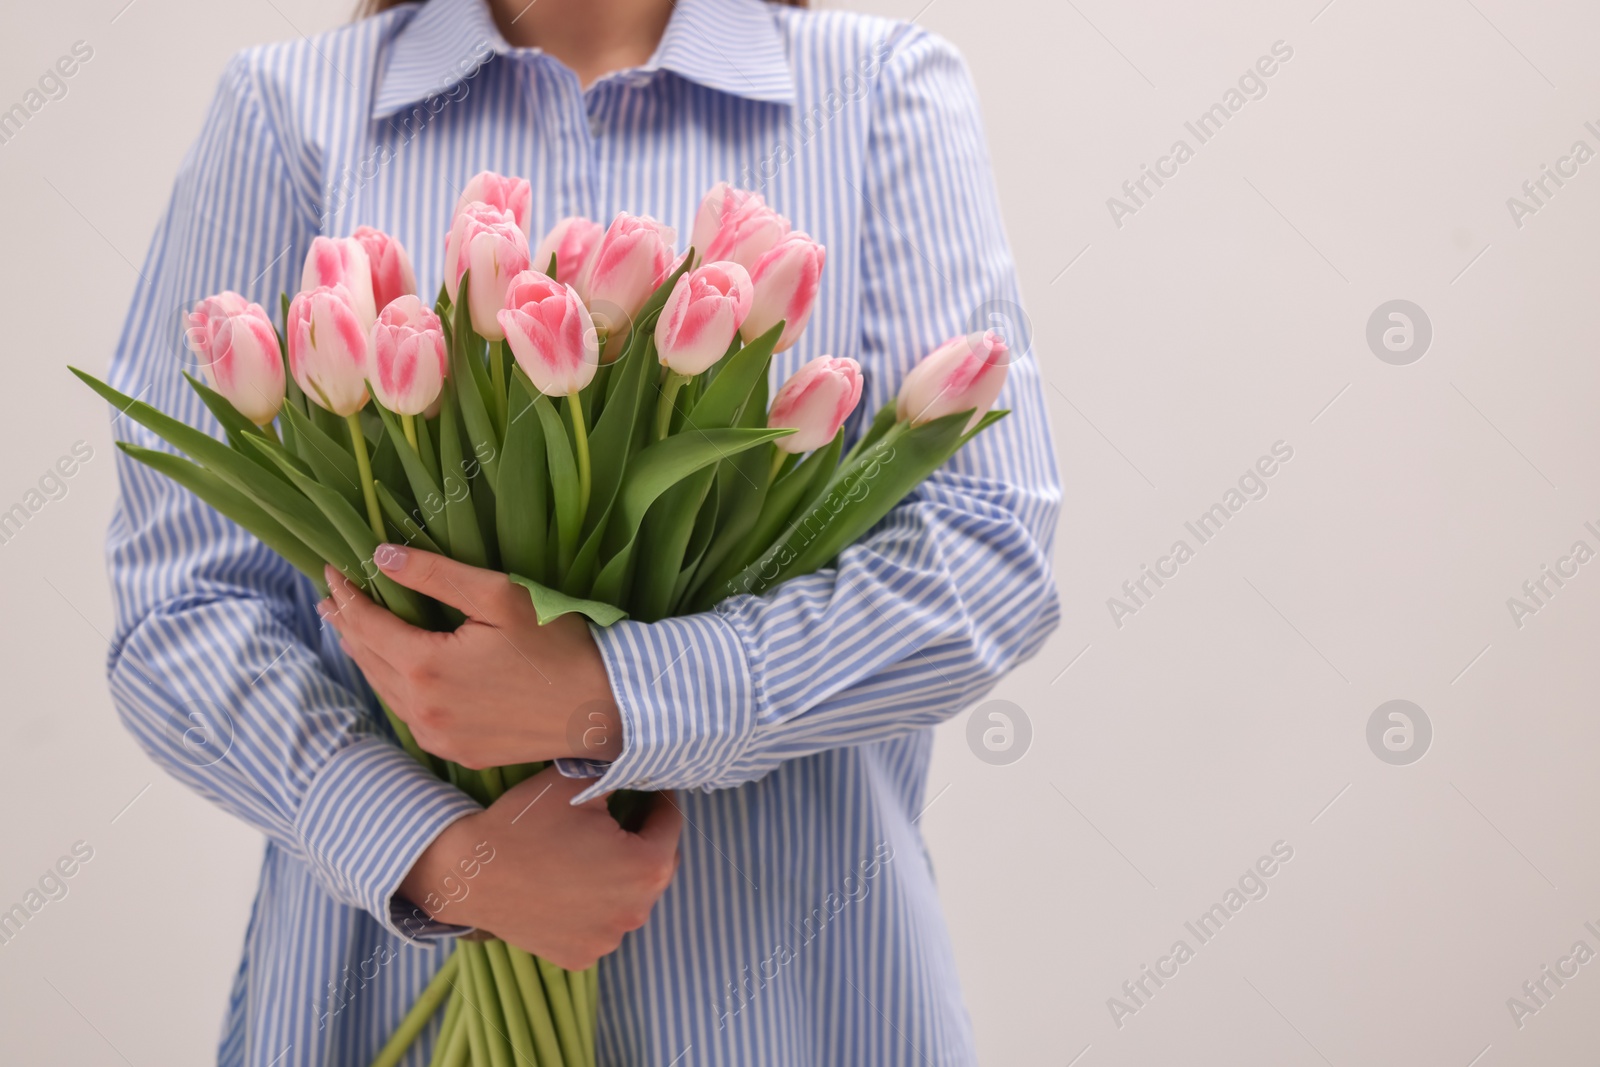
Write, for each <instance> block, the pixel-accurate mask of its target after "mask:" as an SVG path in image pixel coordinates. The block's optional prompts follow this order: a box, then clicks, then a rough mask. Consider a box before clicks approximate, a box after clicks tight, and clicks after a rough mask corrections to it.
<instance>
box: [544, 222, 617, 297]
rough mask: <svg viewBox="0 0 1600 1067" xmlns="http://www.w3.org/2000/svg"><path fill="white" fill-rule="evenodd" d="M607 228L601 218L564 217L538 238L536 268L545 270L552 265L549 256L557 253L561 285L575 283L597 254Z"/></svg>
mask: <svg viewBox="0 0 1600 1067" xmlns="http://www.w3.org/2000/svg"><path fill="white" fill-rule="evenodd" d="M605 232H606V231H605V227H603V226H601V225H600V224H599V223H598V222H595V221H594V220H593V219H586V218H583V217H582V216H580V215H571V216H568V217H567V218H564V219H562V220H561V221H560V222H558V223H556V225H555V228H554V229H552V230H551V231H550V232H549V233H547V234H545V235H544V240H542V241H540V242H539V247H538V249H537V250H536V251H535V252H534V253H533V269H534V270H541V271H542V270H545V269H546V268H548V267H549V266H550V257H551V256H555V257H556V281H558V282H560V283H561V284H562V285H572V284H573V283H574V282H576V281H577V280H578V277H579V275H581V274H582V273H583V268H584V267H585V266H586V265H587V264H588V262H589V257H590V256H592V255H594V250H595V247H596V246H597V245H599V243H600V238H601V237H602V236H604V234H605Z"/></svg>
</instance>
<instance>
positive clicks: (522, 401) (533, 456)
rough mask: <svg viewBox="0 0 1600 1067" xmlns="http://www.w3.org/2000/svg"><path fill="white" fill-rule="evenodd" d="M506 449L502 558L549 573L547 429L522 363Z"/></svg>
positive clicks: (499, 500) (515, 567) (500, 510)
mask: <svg viewBox="0 0 1600 1067" xmlns="http://www.w3.org/2000/svg"><path fill="white" fill-rule="evenodd" d="M512 382H513V384H512V386H511V394H510V404H511V406H510V409H509V417H508V419H507V422H506V445H505V454H504V455H503V456H502V457H501V460H500V486H499V491H498V492H497V493H496V494H495V508H496V511H495V522H496V524H497V532H498V533H499V540H500V563H501V566H503V567H504V568H505V569H506V570H508V571H511V572H513V573H515V574H526V575H530V576H532V580H533V581H538V580H539V579H540V578H542V577H544V558H545V551H546V545H545V533H546V531H547V530H548V529H549V525H550V501H549V493H548V486H549V483H548V481H547V480H546V474H545V469H546V466H545V465H546V459H545V443H544V429H543V425H542V423H541V420H540V419H538V418H537V417H536V416H534V415H533V406H534V400H533V398H534V396H535V394H536V393H537V390H536V389H534V387H533V383H531V382H530V381H528V376H527V375H525V374H523V373H522V369H521V368H520V367H519V368H518V369H517V370H516V371H514V372H513V373H512Z"/></svg>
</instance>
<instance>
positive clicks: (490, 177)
mask: <svg viewBox="0 0 1600 1067" xmlns="http://www.w3.org/2000/svg"><path fill="white" fill-rule="evenodd" d="M471 203H481V204H488V205H489V206H490V207H493V208H498V209H499V210H501V211H509V212H510V213H511V217H512V219H514V220H515V221H516V224H517V226H518V227H520V228H521V230H522V236H524V237H531V236H532V234H530V233H529V232H528V227H529V226H530V225H532V222H533V186H532V185H530V184H529V183H528V179H526V178H508V177H506V176H505V175H504V174H496V173H495V172H494V171H492V170H485V171H479V172H478V173H477V174H474V175H473V176H472V180H471V181H469V182H467V187H466V188H465V189H463V190H461V195H460V196H459V197H458V198H457V199H456V208H455V210H454V211H452V212H451V213H450V223H451V225H452V226H453V225H455V221H456V216H457V215H459V214H461V212H462V211H464V210H466V207H467V205H468V204H471Z"/></svg>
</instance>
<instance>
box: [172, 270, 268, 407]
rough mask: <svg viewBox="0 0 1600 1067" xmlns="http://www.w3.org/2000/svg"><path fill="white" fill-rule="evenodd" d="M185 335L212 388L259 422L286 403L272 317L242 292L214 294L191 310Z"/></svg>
mask: <svg viewBox="0 0 1600 1067" xmlns="http://www.w3.org/2000/svg"><path fill="white" fill-rule="evenodd" d="M184 340H185V342H186V343H187V344H188V346H189V350H190V351H192V352H193V353H194V354H195V357H196V358H197V359H198V360H199V361H200V365H201V367H202V368H203V370H204V371H205V376H206V381H207V382H209V383H210V385H211V388H213V389H215V390H216V391H217V392H218V393H220V394H222V396H223V397H224V398H226V399H227V401H228V402H229V403H230V404H232V405H233V406H234V407H235V408H237V409H238V410H239V413H240V414H241V415H243V416H244V417H245V418H247V419H249V420H250V421H251V422H253V423H255V424H256V425H257V426H265V425H266V424H267V423H269V422H271V421H272V420H273V419H275V418H277V417H278V410H279V409H280V408H282V407H283V390H284V377H283V356H282V354H281V353H280V352H279V350H278V335H277V333H276V331H274V330H273V328H272V320H271V319H269V318H267V313H266V311H265V310H264V309H263V308H262V307H261V305H260V304H252V303H250V302H249V301H248V300H246V299H245V298H244V297H242V296H240V295H239V294H238V293H234V292H224V293H218V294H217V295H216V296H208V297H206V298H205V299H204V300H202V301H200V303H198V304H196V305H195V308H194V310H193V311H191V312H189V317H188V329H186V330H185V331H184Z"/></svg>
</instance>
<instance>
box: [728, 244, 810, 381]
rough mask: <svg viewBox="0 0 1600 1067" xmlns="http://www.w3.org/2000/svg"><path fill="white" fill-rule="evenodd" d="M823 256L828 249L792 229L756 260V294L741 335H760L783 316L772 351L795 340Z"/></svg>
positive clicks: (807, 315) (753, 278) (750, 337)
mask: <svg viewBox="0 0 1600 1067" xmlns="http://www.w3.org/2000/svg"><path fill="white" fill-rule="evenodd" d="M826 259H827V249H825V248H823V247H822V246H821V245H819V244H817V242H815V241H813V240H812V239H811V238H810V237H808V236H806V235H805V234H803V233H791V234H789V235H788V236H786V237H784V238H783V240H781V241H779V242H778V243H777V244H776V245H774V246H773V247H772V248H771V249H770V250H769V251H768V252H767V253H766V254H765V255H763V256H762V257H761V258H760V259H759V260H757V261H756V265H755V269H754V270H752V271H751V272H750V280H751V282H752V283H753V284H754V285H755V291H756V298H755V302H754V304H753V305H752V306H751V308H750V317H749V318H747V319H745V320H744V326H743V327H742V332H743V334H744V339H745V340H746V341H750V340H753V339H755V338H757V337H760V336H761V335H762V334H764V333H766V332H767V331H768V330H770V329H772V327H773V326H775V325H777V323H778V320H779V319H782V320H783V323H784V326H783V335H782V336H781V337H779V338H778V347H777V348H776V349H774V351H777V352H782V351H784V350H785V349H787V348H789V347H790V346H791V345H793V344H794V343H795V342H796V341H798V340H799V339H800V334H801V332H802V331H803V330H804V329H805V328H806V320H808V319H809V318H811V308H812V307H813V306H814V305H815V304H816V302H817V290H818V288H820V287H821V284H822V264H823V261H824V260H826Z"/></svg>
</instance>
